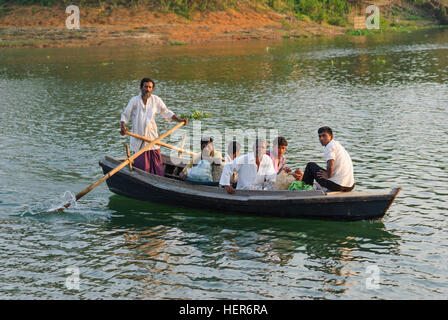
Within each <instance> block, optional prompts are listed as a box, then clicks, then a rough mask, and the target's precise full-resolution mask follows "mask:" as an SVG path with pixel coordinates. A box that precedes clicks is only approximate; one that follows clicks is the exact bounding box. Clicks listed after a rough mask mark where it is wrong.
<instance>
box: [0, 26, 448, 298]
mask: <svg viewBox="0 0 448 320" xmlns="http://www.w3.org/2000/svg"><path fill="white" fill-rule="evenodd" d="M143 76H150V77H152V78H153V79H155V80H156V88H155V90H154V94H156V95H159V96H160V97H161V98H162V99H163V100H164V102H165V103H166V105H167V106H168V107H169V108H170V109H172V110H173V111H174V112H176V113H178V114H180V113H186V112H189V110H190V109H199V110H202V109H203V110H205V111H206V112H209V113H211V114H212V117H211V118H210V119H207V120H206V121H203V123H202V128H203V129H216V130H219V131H221V132H223V131H224V130H225V129H226V128H233V129H243V130H249V129H253V130H255V129H260V128H264V129H277V130H278V131H279V133H280V134H281V135H283V136H285V137H286V138H287V139H288V142H289V144H288V151H287V154H286V156H287V160H288V165H289V166H290V167H293V168H297V167H300V168H302V170H303V169H304V167H305V165H306V163H307V162H308V161H317V162H319V163H321V164H322V165H323V164H324V158H323V153H322V147H321V146H320V144H319V141H318V138H317V128H319V127H320V126H322V125H328V126H331V127H332V128H333V132H334V135H335V139H336V140H338V141H340V142H341V143H342V144H343V145H344V146H345V148H346V149H347V150H348V152H349V153H350V155H351V157H352V159H353V163H354V168H355V179H356V182H357V187H356V189H357V190H373V189H377V190H378V189H380V190H387V189H390V188H393V187H402V188H403V190H402V192H401V193H400V194H399V196H398V198H397V199H396V201H395V202H394V204H393V205H392V207H391V208H390V210H389V211H388V213H387V215H386V216H385V218H384V219H382V220H381V221H374V222H368V221H360V222H331V221H317V220H300V219H280V218H257V217H249V216H239V215H231V214H220V213H211V212H203V211H196V210H188V209H183V208H176V207H169V206H160V205H156V204H149V203H144V202H140V201H135V200H130V199H127V198H124V197H121V196H117V195H114V194H113V193H111V192H110V191H109V190H108V189H107V186H106V184H103V185H100V186H99V187H97V188H96V189H94V190H93V191H91V192H90V193H89V194H87V195H86V196H85V197H84V198H82V199H81V200H80V201H79V202H78V203H77V204H76V206H72V207H70V208H69V209H68V210H67V211H66V212H64V213H62V214H55V213H49V212H47V210H48V209H49V208H50V207H51V206H52V205H54V204H57V203H61V202H62V201H63V197H64V193H66V192H67V191H70V192H72V193H75V194H76V193H77V192H79V191H81V190H82V189H84V188H85V187H86V186H88V185H89V184H91V183H92V182H94V181H95V180H97V179H99V178H100V177H101V176H102V171H101V169H100V167H99V166H98V160H100V159H101V158H103V157H104V156H105V155H110V156H119V157H121V156H124V154H125V149H124V145H125V143H126V141H127V139H126V138H124V137H121V136H120V135H119V133H118V130H119V119H120V114H121V112H122V111H123V109H124V107H125V106H126V104H127V102H128V101H129V99H130V98H131V97H132V96H134V95H137V94H139V89H138V85H139V80H140V79H141V78H142V77H143ZM447 111H448V30H446V29H445V30H443V29H438V30H426V31H422V32H416V33H409V34H407V33H401V34H389V35H379V36H375V37H369V38H365V37H350V38H346V37H339V38H335V39H325V38H322V39H311V40H310V39H308V40H300V41H285V42H257V41H255V42H238V43H231V42H225V43H217V44H210V45H204V46H173V47H164V48H151V47H148V48H141V47H116V48H79V49H76V48H54V49H1V50H0V120H1V123H2V133H1V135H0V148H1V157H0V182H1V183H0V244H1V245H0V260H1V264H0V298H3V299H9V298H18V299H25V298H27V299H28V298H30V299H49V298H54V299H105V298H119V299H179V298H181V299H186V298H191V299H302V298H305V299H369V298H379V299H430V298H432V299H446V298H447V297H448V263H447V257H448V232H447V229H448V228H447V227H448V223H447V219H448V210H447V206H448V187H447V186H448V165H447V163H448V161H447V159H448V152H447V142H446V141H447V138H448V129H447V123H448V115H447ZM158 125H159V132H163V131H165V130H167V129H168V128H170V127H171V126H172V124H169V123H166V122H165V121H164V120H163V118H159V119H158ZM191 128H192V126H189V127H187V128H185V130H186V131H185V132H190V131H188V130H191ZM180 139H181V134H180V133H178V134H177V135H174V136H172V137H171V138H170V139H168V140H167V141H168V142H170V143H172V144H179V141H180ZM65 196H68V194H66V195H65ZM70 267H71V268H72V269H67V268H70ZM76 268H78V269H76ZM372 268H373V269H372ZM77 270H79V274H80V282H79V290H78V289H77V288H76V286H75V287H70V286H69V287H67V286H66V281H67V280H70V279H73V275H74V273H76V271H77ZM371 270H373V271H374V273H370V271H371ZM376 276H377V278H375V279H377V280H378V281H377V282H375V283H378V284H379V288H376V289H372V288H369V287H368V286H367V285H366V281H367V282H369V281H370V280H369V279H372V278H373V277H376ZM375 279H374V280H375ZM369 283H371V282H369ZM68 284H73V282H70V281H69V283H68Z"/></svg>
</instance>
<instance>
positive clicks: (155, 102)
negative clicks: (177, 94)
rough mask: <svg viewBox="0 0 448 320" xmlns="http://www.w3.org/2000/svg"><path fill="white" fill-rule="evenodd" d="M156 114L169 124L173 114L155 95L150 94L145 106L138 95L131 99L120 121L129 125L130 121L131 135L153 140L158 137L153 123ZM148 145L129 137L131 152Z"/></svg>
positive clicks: (152, 148)
mask: <svg viewBox="0 0 448 320" xmlns="http://www.w3.org/2000/svg"><path fill="white" fill-rule="evenodd" d="M156 114H161V115H162V116H163V117H164V118H165V119H166V120H167V121H168V122H169V121H171V117H172V116H173V115H174V112H172V111H170V110H169V109H168V108H167V107H166V105H165V103H163V101H162V99H160V98H159V97H158V96H156V95H153V94H151V96H150V97H149V99H148V100H147V101H146V105H144V104H143V100H142V96H141V95H138V96H135V97H133V98H131V100H130V101H129V103H128V105H127V107H126V108H125V109H124V111H123V113H122V114H121V121H124V122H125V123H129V120H131V121H132V132H133V133H135V134H138V135H141V136H145V137H147V138H149V139H151V140H154V139H157V138H158V137H159V134H158V132H157V124H156V121H155V116H156ZM148 144H149V143H148V142H146V141H142V140H140V139H137V138H134V137H131V140H130V148H131V150H132V151H133V152H137V151H139V150H140V149H141V148H143V147H145V146H146V145H148ZM157 149H160V147H159V146H158V145H154V146H153V147H151V148H150V149H149V150H157Z"/></svg>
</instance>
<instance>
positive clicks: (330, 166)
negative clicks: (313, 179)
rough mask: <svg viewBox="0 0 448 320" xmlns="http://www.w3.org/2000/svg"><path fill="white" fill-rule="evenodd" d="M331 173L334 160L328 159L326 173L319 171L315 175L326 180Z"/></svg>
mask: <svg viewBox="0 0 448 320" xmlns="http://www.w3.org/2000/svg"><path fill="white" fill-rule="evenodd" d="M333 171H334V160H333V159H330V160H328V161H327V171H323V170H320V171H319V172H318V173H317V176H318V177H319V178H321V179H325V180H328V179H330V178H331V176H332V175H333Z"/></svg>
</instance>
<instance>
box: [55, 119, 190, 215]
mask: <svg viewBox="0 0 448 320" xmlns="http://www.w3.org/2000/svg"><path fill="white" fill-rule="evenodd" d="M184 124H185V122H179V123H178V124H177V125H175V126H174V127H172V128H171V129H170V130H168V131H167V132H165V133H164V134H162V135H161V136H160V137H158V138H157V139H155V140H153V141H152V142H150V143H149V144H148V145H147V146H146V147H144V148H142V149H140V150H139V151H138V152H136V153H135V154H134V155H133V156H132V157H130V158H129V159H127V160H125V161H123V162H122V163H121V164H119V165H118V166H116V167H115V168H114V169H112V170H111V171H109V172H108V173H107V174H105V175H104V176H103V177H102V178H101V179H99V180H97V181H96V182H94V183H92V184H91V185H90V186H88V187H87V188H85V189H84V190H82V191H81V192H80V193H78V194H77V195H76V200H79V199H80V198H82V197H83V196H85V195H86V194H87V193H89V192H90V191H92V190H93V189H94V188H96V187H97V186H99V185H100V184H101V183H103V182H104V181H106V180H107V179H109V178H110V177H112V176H113V175H114V174H116V173H117V172H118V171H120V170H121V169H122V168H124V167H126V166H127V165H128V163H129V162H130V161H132V160H134V159H135V158H137V157H138V156H139V155H141V154H142V153H143V152H145V151H148V150H149V148H151V147H152V146H153V145H155V144H156V143H157V142H159V141H160V140H162V139H163V138H165V137H167V136H168V135H170V134H171V133H172V132H173V131H175V130H177V129H179V128H180V127H182V126H183V125H184ZM70 205H71V203H70V202H67V203H66V204H65V205H64V206H62V207H61V208H59V209H58V210H57V211H58V212H62V211H64V209H66V208H68V207H70Z"/></svg>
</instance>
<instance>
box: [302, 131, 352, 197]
mask: <svg viewBox="0 0 448 320" xmlns="http://www.w3.org/2000/svg"><path fill="white" fill-rule="evenodd" d="M317 133H318V134H319V141H320V143H321V144H322V145H323V146H324V147H325V148H324V155H325V158H326V160H327V170H325V169H323V168H321V167H319V166H318V165H317V164H315V163H314V162H308V164H307V165H306V168H305V173H304V174H303V178H302V181H303V182H304V183H306V184H309V185H313V181H314V180H316V181H317V182H318V183H319V184H320V185H321V186H322V187H324V188H326V189H328V190H330V191H344V192H347V191H352V190H353V188H354V187H355V179H354V177H353V164H352V159H351V158H350V155H349V154H348V152H347V151H346V150H345V149H344V147H343V146H342V145H341V144H340V143H339V142H337V141H336V140H333V131H332V130H331V128H330V127H322V128H319V130H318V131H317Z"/></svg>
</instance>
